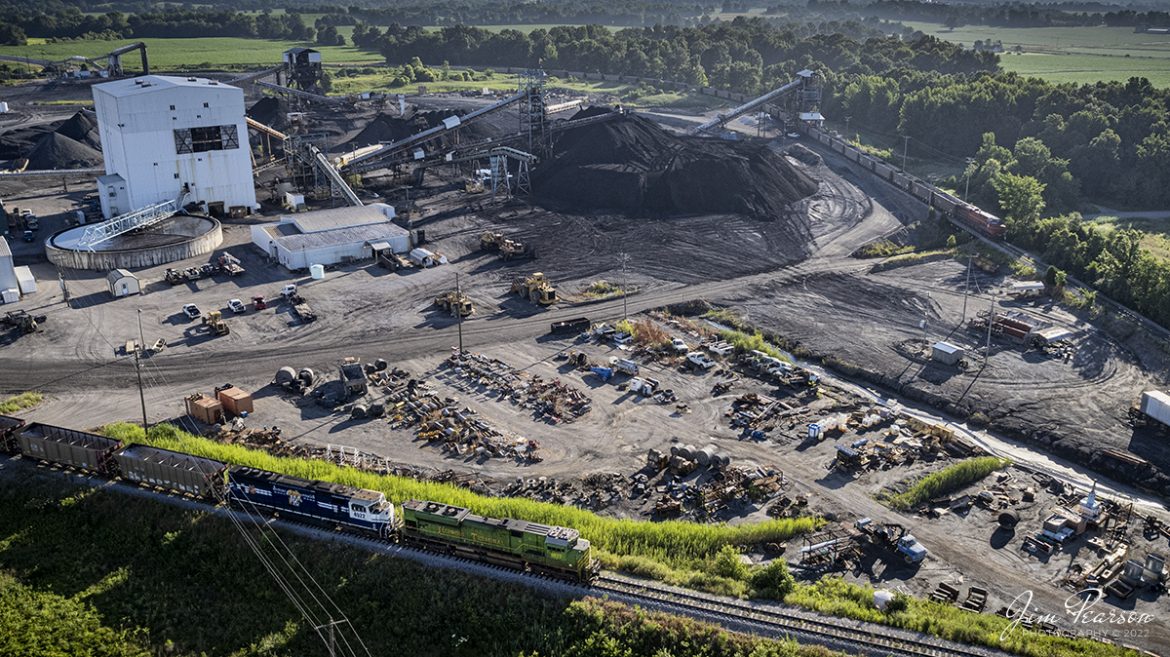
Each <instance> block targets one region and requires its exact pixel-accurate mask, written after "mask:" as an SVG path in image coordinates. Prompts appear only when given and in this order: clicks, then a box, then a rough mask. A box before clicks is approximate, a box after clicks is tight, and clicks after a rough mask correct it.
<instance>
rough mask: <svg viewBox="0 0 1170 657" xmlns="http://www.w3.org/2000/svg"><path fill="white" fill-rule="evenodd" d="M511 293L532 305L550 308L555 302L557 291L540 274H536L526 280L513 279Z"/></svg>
mask: <svg viewBox="0 0 1170 657" xmlns="http://www.w3.org/2000/svg"><path fill="white" fill-rule="evenodd" d="M512 291H513V292H515V293H516V294H519V295H520V296H522V297H524V298H526V299H528V300H529V301H531V302H532V303H536V304H540V305H542V306H551V305H553V304H554V303H556V302H557V289H556V288H555V287H553V285H552V283H550V282H549V280H548V278H546V277H545V275H544V274H543V273H541V272H536V273H535V274H533V275H531V276H528V277H526V278H519V277H517V278H515V279H513V280H512Z"/></svg>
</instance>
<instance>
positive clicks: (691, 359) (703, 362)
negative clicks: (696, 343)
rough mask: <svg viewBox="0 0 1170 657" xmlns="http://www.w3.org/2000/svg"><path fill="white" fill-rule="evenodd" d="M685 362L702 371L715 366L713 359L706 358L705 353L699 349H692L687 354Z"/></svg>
mask: <svg viewBox="0 0 1170 657" xmlns="http://www.w3.org/2000/svg"><path fill="white" fill-rule="evenodd" d="M687 363H688V364H689V365H690V366H691V367H695V368H698V369H701V370H704V371H705V370H709V369H711V368H712V367H715V361H713V360H711V359H710V358H708V357H707V354H704V353H703V352H701V351H692V352H691V353H689V354H687Z"/></svg>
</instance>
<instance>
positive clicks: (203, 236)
mask: <svg viewBox="0 0 1170 657" xmlns="http://www.w3.org/2000/svg"><path fill="white" fill-rule="evenodd" d="M98 225H99V224H88V225H83V226H76V227H73V228H67V229H65V230H63V231H60V232H58V233H55V234H54V235H53V236H52V237H50V238H49V239H48V240H47V241H46V242H45V255H46V256H48V258H49V262H52V263H53V264H55V265H57V266H59V267H66V268H68V269H89V270H93V271H110V270H112V269H137V268H142V267H155V266H158V265H165V264H167V263H171V262H177V261H179V260H186V259H187V258H194V257H196V256H201V255H206V254H208V253H211V252H212V251H214V250H215V249H217V248H219V245H220V244H222V243H223V227H222V226H220V223H219V221H217V220H216V219H212V218H211V217H207V216H204V215H197V214H177V215H174V216H172V217H169V218H167V219H163V220H162V221H160V222H158V223H157V224H154V225H152V226H147V227H145V228H140V229H137V230H133V231H130V232H128V233H124V234H122V235H117V236H115V237H111V238H109V239H106V240H102V241H100V242H98V241H95V240H94V239H92V238H91V235H87V233H86V231H87V230H90V231H91V233H92V229H93V228H94V227H96V226H98Z"/></svg>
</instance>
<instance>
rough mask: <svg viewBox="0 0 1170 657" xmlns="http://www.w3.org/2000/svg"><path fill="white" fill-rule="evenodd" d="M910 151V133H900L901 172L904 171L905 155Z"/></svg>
mask: <svg viewBox="0 0 1170 657" xmlns="http://www.w3.org/2000/svg"><path fill="white" fill-rule="evenodd" d="M909 152H910V135H902V173H906V155H907V154H908V153H909Z"/></svg>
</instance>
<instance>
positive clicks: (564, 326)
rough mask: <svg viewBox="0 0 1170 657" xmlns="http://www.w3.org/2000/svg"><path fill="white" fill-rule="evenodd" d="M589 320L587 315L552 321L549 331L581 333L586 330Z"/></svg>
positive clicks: (555, 332) (554, 332)
mask: <svg viewBox="0 0 1170 657" xmlns="http://www.w3.org/2000/svg"><path fill="white" fill-rule="evenodd" d="M589 327H590V322H589V318H588V317H577V318H574V319H566V320H563V321H560V322H553V323H552V326H551V327H550V328H549V333H553V334H562V333H583V332H585V331H588V330H589Z"/></svg>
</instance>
